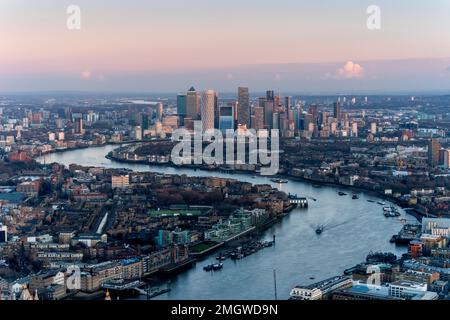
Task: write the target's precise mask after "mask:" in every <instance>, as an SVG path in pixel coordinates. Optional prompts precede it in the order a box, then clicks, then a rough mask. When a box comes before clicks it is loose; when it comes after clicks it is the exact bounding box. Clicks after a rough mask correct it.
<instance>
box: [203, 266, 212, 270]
mask: <svg viewBox="0 0 450 320" xmlns="http://www.w3.org/2000/svg"><path fill="white" fill-rule="evenodd" d="M212 266H213V265H212V264H208V265H207V266H204V267H203V270H205V271H211V270H212V269H213V267H212Z"/></svg>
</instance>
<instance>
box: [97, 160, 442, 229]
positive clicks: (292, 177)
mask: <svg viewBox="0 0 450 320" xmlns="http://www.w3.org/2000/svg"><path fill="white" fill-rule="evenodd" d="M112 154H113V151H111V152H109V153H108V154H107V155H106V156H105V158H107V159H109V160H111V161H115V162H118V163H127V164H141V165H148V166H161V167H171V168H176V169H180V168H187V169H193V170H203V171H209V172H223V173H228V174H233V173H236V174H245V175H251V176H255V175H256V176H259V173H258V172H255V171H252V170H223V169H220V167H219V168H217V167H212V166H205V165H203V164H201V165H195V164H186V165H176V164H174V163H172V162H170V161H169V162H148V161H145V160H130V159H122V158H118V157H114V156H113V155H112ZM273 178H280V179H289V180H294V181H302V182H307V183H310V184H312V185H320V186H331V187H338V188H342V189H346V190H351V191H353V192H355V193H358V192H364V193H366V194H368V195H372V196H374V197H377V198H381V199H384V200H386V201H390V202H393V203H395V204H396V205H398V206H399V207H401V208H402V209H407V208H409V209H410V210H408V213H409V214H410V215H412V216H413V217H414V218H416V219H417V220H418V221H419V222H420V221H422V218H423V217H433V215H429V214H423V213H422V212H420V211H418V210H416V209H415V208H410V206H409V205H408V204H407V203H405V202H403V201H401V200H400V199H398V198H395V197H392V196H389V195H387V194H385V193H383V192H381V191H376V190H373V189H367V188H364V187H361V186H351V185H345V184H341V183H337V182H330V181H322V180H313V179H306V178H304V177H299V176H295V175H292V174H288V173H280V174H277V175H274V176H273Z"/></svg>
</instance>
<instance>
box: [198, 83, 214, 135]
mask: <svg viewBox="0 0 450 320" xmlns="http://www.w3.org/2000/svg"><path fill="white" fill-rule="evenodd" d="M215 101H216V93H215V92H214V91H213V90H205V91H203V92H202V94H201V97H200V112H201V119H202V131H203V132H205V131H206V130H209V129H214V105H215Z"/></svg>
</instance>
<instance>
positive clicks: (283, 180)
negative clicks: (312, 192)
mask: <svg viewBox="0 0 450 320" xmlns="http://www.w3.org/2000/svg"><path fill="white" fill-rule="evenodd" d="M270 181H272V182H276V183H288V182H289V181H288V180H285V179H275V178H274V179H270Z"/></svg>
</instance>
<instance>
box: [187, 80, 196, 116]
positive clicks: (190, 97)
mask: <svg viewBox="0 0 450 320" xmlns="http://www.w3.org/2000/svg"><path fill="white" fill-rule="evenodd" d="M186 116H187V117H189V118H191V119H198V97H197V91H195V88H194V87H191V88H190V89H189V91H188V92H187V94H186Z"/></svg>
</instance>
